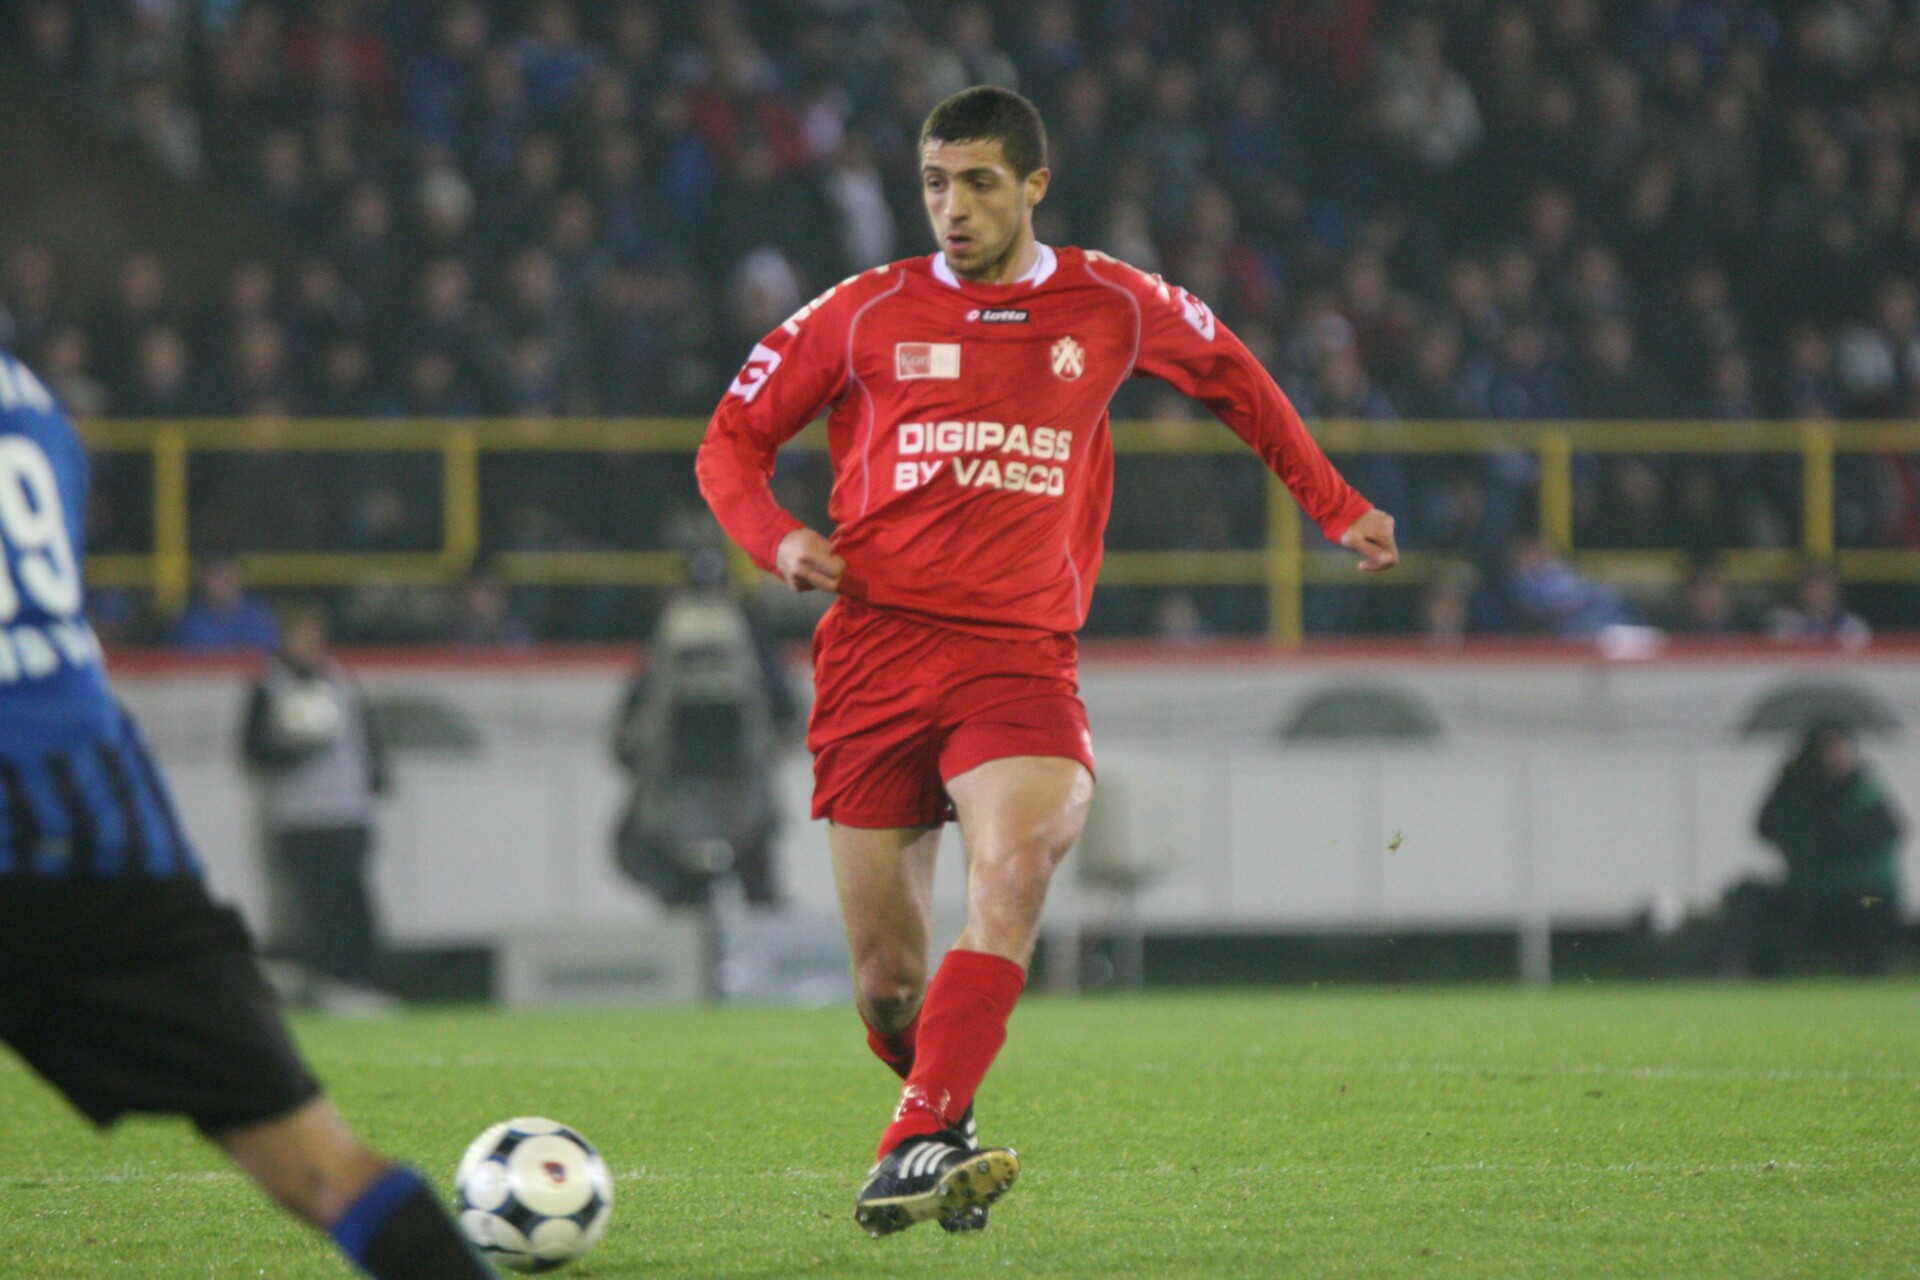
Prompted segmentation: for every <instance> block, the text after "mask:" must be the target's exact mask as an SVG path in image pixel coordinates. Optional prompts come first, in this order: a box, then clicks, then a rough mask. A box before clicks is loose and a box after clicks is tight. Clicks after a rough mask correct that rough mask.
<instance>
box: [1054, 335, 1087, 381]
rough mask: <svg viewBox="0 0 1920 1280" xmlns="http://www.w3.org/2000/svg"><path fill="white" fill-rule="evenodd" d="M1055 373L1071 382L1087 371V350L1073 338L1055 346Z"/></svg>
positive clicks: (1063, 339)
mask: <svg viewBox="0 0 1920 1280" xmlns="http://www.w3.org/2000/svg"><path fill="white" fill-rule="evenodd" d="M1052 358H1053V371H1054V372H1055V373H1057V374H1059V375H1060V376H1061V377H1063V378H1065V379H1067V380H1068V381H1069V382H1071V381H1072V380H1073V379H1075V378H1077V377H1079V376H1080V375H1081V374H1082V373H1085V372H1086V369H1087V349H1086V348H1085V347H1083V346H1081V345H1080V344H1079V343H1077V342H1075V341H1074V340H1073V339H1072V338H1062V339H1060V341H1058V342H1056V343H1054V344H1053V357H1052Z"/></svg>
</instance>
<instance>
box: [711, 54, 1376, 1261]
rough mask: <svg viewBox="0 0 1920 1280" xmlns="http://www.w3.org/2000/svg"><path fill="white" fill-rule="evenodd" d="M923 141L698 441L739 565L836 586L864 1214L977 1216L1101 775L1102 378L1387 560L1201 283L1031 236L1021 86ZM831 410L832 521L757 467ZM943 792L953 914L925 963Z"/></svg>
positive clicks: (834, 771)
mask: <svg viewBox="0 0 1920 1280" xmlns="http://www.w3.org/2000/svg"><path fill="white" fill-rule="evenodd" d="M920 161H921V172H920V176H921V186H922V191H923V194H924V196H925V199H926V205H927V213H928V217H929V218H930V220H931V221H932V224H933V231H934V236H935V238H936V240H937V241H938V242H939V250H938V251H937V252H936V253H934V254H933V255H932V256H931V257H926V258H914V259H909V260H907V261H904V262H896V263H892V264H890V265H888V266H883V267H876V268H874V269H872V270H870V271H867V272H864V273H862V274H860V275H858V276H855V277H853V278H851V279H849V280H846V281H843V282H842V283H841V284H839V285H837V286H835V287H834V288H832V289H829V290H827V291H826V292H825V293H824V294H822V295H820V296H819V297H818V298H816V299H814V300H813V301H812V302H810V303H808V304H807V305H806V306H805V307H802V308H801V309H800V310H799V311H798V312H797V313H795V314H794V315H793V317H792V318H791V319H789V320H787V321H786V322H785V323H784V324H782V325H781V326H780V327H779V328H778V329H776V330H774V331H773V332H772V333H771V334H769V335H768V336H767V338H766V339H765V340H764V341H763V342H761V343H760V344H759V345H757V346H756V347H754V349H753V353H752V355H751V356H749V357H748V359H747V363H746V365H745V367H744V368H743V369H741V371H740V374H739V376H738V377H737V378H736V379H735V380H734V382H733V385H732V386H731V387H730V388H729V389H728V391H727V393H726V395H725V396H724V397H723V398H722V400H721V402H720V407H719V408H718V409H717V410H716V411H715V413H714V415H713V422H712V425H711V426H710V427H709V428H708V431H707V435H706V439H705V440H704V441H703V442H702V444H701V446H700V454H699V460H698V463H697V469H698V472H699V478H700V487H701V492H702V493H703V494H704V495H705V496H706V499H707V501H708V503H709V504H710V505H711V506H712V507H713V510H714V513H715V514H716V515H717V516H718V517H719V519H720V522H721V524H722V525H724V526H725V528H726V530H727V532H728V533H729V534H730V535H732V537H733V538H734V540H735V541H736V542H738V543H739V544H740V546H741V547H742V548H744V549H745V550H746V552H747V553H748V555H750V556H752V558H753V560H754V561H755V563H757V564H758V565H760V566H761V567H762V568H763V569H767V570H769V571H771V572H774V573H777V574H778V575H779V576H780V577H781V578H783V579H784V580H785V581H786V582H787V583H788V585H790V586H791V587H793V588H794V589H795V590H796V591H808V590H820V591H830V592H834V593H836V594H837V595H838V597H839V598H838V599H837V600H835V601H834V603H833V606H832V607H831V608H830V609H828V611H827V614H826V616H825V617H824V618H823V619H822V620H821V622H820V626H819V629H818V630H817V631H816V632H815V634H814V642H813V652H814V682H815V697H814V704H813V715H812V721H811V724H810V726H809V730H808V735H807V745H808V747H809V748H810V749H811V750H812V752H813V757H814V780H815V787H814V800H813V814H814V816H815V817H816V818H826V819H827V820H828V821H829V822H830V823H831V828H830V831H831V844H832V850H833V862H834V873H835V878H836V881H837V884H838V887H839V894H840V905H841V913H842V916H843V917H844V919H845V923H846V928H847V939H848V943H849V946H850V948H851V951H852V955H853V969H854V984H855V991H856V999H857V1001H858V1005H859V1010H860V1014H861V1016H862V1018H863V1019H864V1020H865V1022H866V1024H867V1028H868V1044H869V1045H870V1046H871V1047H872V1049H873V1051H874V1053H875V1054H877V1055H878V1056H879V1057H880V1059H881V1060H882V1061H883V1062H885V1063H886V1064H887V1065H888V1066H889V1067H891V1068H893V1070H894V1071H895V1072H897V1073H898V1074H899V1075H900V1076H901V1077H902V1078H903V1080H904V1081H905V1085H904V1087H903V1089H902V1091H901V1095H900V1104H899V1107H898V1109H897V1110H896V1112H895V1114H894V1118H893V1122H892V1123H891V1124H890V1125H889V1126H888V1127H887V1129H886V1132H885V1134H884V1135H883V1136H882V1138H881V1140H880V1147H879V1162H878V1163H877V1164H876V1165H875V1166H874V1168H873V1171H872V1173H871V1174H869V1176H868V1179H867V1182H866V1185H865V1186H864V1187H863V1188H862V1190H861V1192H860V1194H859V1198H858V1201H857V1203H856V1207H855V1218H856V1220H857V1221H858V1222H859V1223H860V1224H861V1225H862V1226H864V1227H865V1228H866V1229H867V1230H868V1231H869V1232H871V1233H872V1234H874V1235H881V1234H885V1233H888V1232H892V1231H897V1230H900V1229H902V1228H904V1227H907V1226H911V1225H912V1224H914V1223H916V1222H921V1221H924V1220H926V1219H928V1218H937V1219H939V1220H940V1222H941V1224H942V1225H943V1226H945V1227H947V1228H948V1229H949V1230H970V1229H974V1228H977V1227H979V1226H982V1225H984V1224H985V1220H986V1205H987V1204H989V1203H991V1202H992V1201H993V1200H995V1199H997V1198H998V1197H999V1195H1000V1194H1001V1193H1002V1192H1004V1191H1005V1190H1006V1189H1007V1188H1008V1187H1009V1186H1010V1185H1011V1184H1012V1182H1013V1180H1014V1178H1015V1176H1016V1175H1017V1174H1018V1172H1019V1161H1018V1158H1017V1157H1016V1156H1015V1154H1014V1153H1013V1151H1011V1150H1010V1149H1007V1148H1003V1147H1002V1148H989V1149H985V1150H982V1149H979V1148H978V1145H977V1139H976V1138H975V1131H974V1126H973V1098H974V1093H975V1091H976V1090H977V1089H978V1088H979V1085H980V1082H981V1080H982V1079H983V1078H984V1077H985V1075H986V1073H987V1068H988V1067H989V1066H990V1065H991V1064H992V1062H993V1059H994V1056H995V1055H996V1054H997V1053H998V1052H999V1050H1000V1046H1001V1045H1002V1044H1003V1043H1004V1042H1005V1040H1006V1028H1007V1019H1008V1016H1009V1015H1010V1014H1011V1013H1012V1011H1013V1006H1014V1002H1015V1001H1016V1000H1017V999H1018V998H1019V996H1020V992H1021V989H1022V988H1023V986H1024V985H1025V983H1026V967H1027V964H1028V962H1029V960H1030V959H1031V958H1032V956H1033V948H1034V943H1035V940H1036V937H1037V934H1038V929H1039V922H1040V913H1041V906H1042V904H1043V902H1044V900H1045V898H1046V891H1047V882H1048V880H1049V878H1050V877H1051V876H1052V874H1053V870H1054V868H1055V867H1056V866H1057V865H1058V864H1059V862H1060V860H1061V858H1063V857H1064V856H1065V855H1066V852H1067V850H1068V849H1069V848H1070V847H1072V845H1073V843H1074V842H1075V841H1076V840H1077V839H1078V838H1079V835H1080V830H1081V827H1082V825H1083V824H1084V822H1085V820H1086V814H1087V806H1088V803H1089V802H1090V801H1091V799H1092V797H1093V785H1094V784H1093V773H1094V760H1093V744H1092V739H1091V738H1090V736H1089V734H1088V731H1087V717H1086V710H1085V708H1084V707H1083V706H1082V705H1081V702H1080V699H1079V696H1078V684H1077V680H1076V647H1075V640H1074V633H1075V632H1077V631H1078V630H1079V629H1080V627H1081V625H1082V624H1083V623H1085V621H1086V618H1087V604H1088V598H1089V596H1090V595H1091V593H1092V591H1093V584H1094V579H1095V578H1096V577H1097V576H1098V573H1099V569H1100V556H1101V537H1102V534H1103V532H1104V531H1105V529H1106V524H1107V513H1108V508H1109V505H1110V503H1111V500H1112V494H1113V448H1112V443H1111V440H1110V439H1109V434H1108V426H1107V406H1108V404H1109V402H1110V401H1111V400H1112V398H1113V395H1114V393H1115V392H1116V391H1117V390H1118V389H1119V387H1120V384H1121V383H1122V382H1123V381H1124V380H1125V379H1127V378H1130V377H1136V376H1151V377H1156V378H1159V379H1161V380H1162V381H1164V382H1167V383H1169V384H1170V385H1172V386H1173V387H1174V388H1176V389H1177V390H1179V391H1182V392H1184V393H1186V394H1188V395H1190V396H1193V397H1195V398H1196V399H1198V400H1200V401H1201V402H1202V403H1204V404H1206V405H1207V407H1208V408H1210V409H1212V410H1213V412H1214V413H1215V414H1217V415H1218V416H1219V417H1220V418H1221V419H1222V420H1223V421H1224V422H1225V423H1226V424H1227V425H1228V426H1229V427H1230V428H1232V429H1233V431H1234V432H1235V434H1237V435H1239V436H1240V437H1241V438H1242V439H1243V440H1245V441H1246V442H1247V443H1248V444H1249V445H1250V446H1252V447H1253V449H1254V450H1255V451H1256V452H1258V453H1259V454H1260V456H1261V458H1263V459H1264V460H1265V461H1266V463H1267V465H1268V466H1270V467H1271V468H1273V470H1274V471H1275V472H1276V473H1277V474H1278V475H1279V476H1280V477H1281V478H1282V479H1283V480H1284V481H1285V482H1286V484H1287V486H1288V488H1289V489H1290V490H1291V491H1292V492H1293V494H1294V496H1295V498H1297V499H1298V500H1299V502H1300V503H1301V505H1302V506H1303V507H1304V508H1305V509H1306V510H1307V512H1308V513H1309V514H1310V515H1311V516H1312V517H1313V519H1314V521H1315V522H1316V523H1317V524H1318V525H1319V527H1320V528H1321V530H1322V531H1323V532H1324V533H1325V534H1326V535H1327V536H1328V537H1329V538H1332V539H1334V540H1336V541H1338V542H1339V543H1340V544H1341V545H1343V546H1345V547H1348V548H1350V549H1351V550H1353V551H1355V552H1357V553H1358V554H1359V555H1360V557H1361V563H1360V568H1362V569H1365V570H1378V569H1387V568H1390V567H1392V566H1393V564H1394V563H1396V561H1397V560H1398V551H1397V549H1396V547H1395V545H1394V538H1393V520H1392V518H1391V517H1390V516H1388V515H1387V514H1386V513H1385V512H1382V511H1379V510H1377V509H1375V508H1374V507H1372V506H1371V505H1370V504H1369V503H1368V502H1367V500H1366V499H1365V498H1363V497H1361V496H1360V494H1358V493H1357V492H1355V491H1354V489H1353V488H1352V487H1351V486H1350V485H1348V484H1347V483H1346V481H1345V480H1343V479H1342V478H1341V477H1340V474H1339V473H1338V472H1337V471H1335V470H1334V468H1333V465H1332V464H1331V463H1330V462H1328V460H1327V457H1326V455H1325V454H1324V453H1322V452H1321V450H1320V447H1319V446H1318V445H1317V444H1316V443H1315V442H1314V440H1313V438H1312V437H1311V436H1310V435H1308V434H1307V431H1306V428H1305V427H1304V426H1303V425H1302V424H1301V421H1300V417H1299V415H1298V414H1297V413H1295V412H1294V409H1293V406H1292V405H1291V404H1289V403H1288V401H1287V398H1286V396H1285V395H1284V394H1283V393H1282V392H1281V390H1280V388H1279V387H1278V386H1277V385H1276V384H1275V383H1274V381H1273V379H1272V378H1271V377H1270V376H1268V374H1267V372H1266V370H1265V369H1263V368H1262V367H1261V366H1260V364H1259V363H1258V362H1257V361H1255V360H1254V358H1253V356H1252V355H1251V354H1249V353H1248V351H1247V349H1246V347H1245V346H1243V345H1242V344H1241V343H1240V341H1239V340H1238V339H1237V338H1235V337H1234V336H1233V335H1232V334H1231V333H1230V332H1228V331H1227V329H1226V328H1225V327H1224V326H1223V325H1221V324H1220V323H1219V321H1218V320H1216V319H1215V318H1214V316H1213V313H1212V312H1210V311H1209V310H1208V309H1207V307H1206V304H1205V303H1203V302H1201V301H1200V300H1199V299H1197V298H1195V297H1193V296H1192V295H1191V294H1189V293H1187V292H1186V291H1185V290H1183V289H1180V288H1178V287H1176V286H1174V285H1170V284H1168V283H1166V282H1165V281H1163V280H1161V279H1160V277H1158V276H1154V275H1147V274H1145V273H1143V272H1140V271H1137V270H1135V269H1134V268H1132V267H1129V266H1127V265H1126V264H1124V263H1121V262H1117V261H1115V260H1113V259H1112V258H1109V257H1107V256H1105V255H1104V254H1099V253H1093V252H1089V251H1084V250H1080V249H1074V248H1058V249H1055V248H1050V247H1048V246H1046V245H1043V244H1040V243H1038V242H1037V241H1036V240H1035V238H1034V234H1033V208H1034V206H1035V205H1037V204H1038V203H1039V202H1040V200H1041V199H1042V198H1043V197H1044V196H1045V194H1046V190H1047V183H1048V180H1049V176H1050V175H1049V172H1048V170H1047V168H1046V135H1045V132H1044V129H1043V127H1042V125H1041V121H1040V116H1039V113H1038V112H1037V111H1036V110H1035V109H1034V107H1033V105H1032V104H1031V103H1030V102H1028V101H1027V100H1026V99H1025V98H1023V97H1021V96H1020V95H1018V94H1016V93H1012V92H1009V91H1007V90H1004V89H996V88H988V87H980V88H973V89H968V90H965V91H963V92H961V93H958V94H955V95H954V96H953V97H951V98H948V99H947V100H946V101H944V102H942V103H940V105H939V106H937V107H935V108H934V110H933V112H932V114H931V115H929V116H928V117H927V122H926V124H925V126H924V127H923V129H922V130H921V135H920ZM823 409H826V410H828V411H829V414H828V419H827V439H828V444H829V447H830V449H831V453H832V458H833V468H834V486H833V495H832V500H831V505H830V512H831V515H832V518H833V523H834V533H833V536H832V538H831V539H829V538H826V537H822V536H821V535H820V534H819V533H817V532H815V531H814V530H812V529H808V528H806V527H805V526H804V525H802V524H801V522H800V521H798V520H796V519H795V518H794V517H793V516H792V515H790V514H789V513H788V512H786V511H784V510H783V509H781V507H780V505H779V504H778V503H777V502H776V501H775V500H774V497H773V493H772V490H771V489H770V488H769V485H768V479H769V477H770V476H771V475H772V473H773V464H774V454H775V451H776V450H777V449H778V448H779V447H780V445H781V444H782V443H784V442H785V441H787V440H789V439H791V438H792V437H793V436H794V435H795V434H796V433H797V432H799V431H800V429H801V428H802V427H804V426H806V425H807V423H809V422H811V421H812V420H813V418H814V417H815V416H816V415H817V414H819V413H820V412H821V410H823ZM949 818H957V820H958V821H959V824H960V834H961V840H962V842H963V843H964V845H965V847H966V853H967V924H966V928H965V929H964V930H963V931H962V933H961V934H960V937H959V940H958V941H957V942H956V943H955V944H954V947H953V949H952V950H950V951H949V952H947V955H946V959H945V960H944V961H943V962H942V963H941V965H940V969H939V972H937V973H936V974H935V975H934V976H933V980H932V981H931V982H928V981H927V973H926V970H927V951H928V942H929V938H928V932H929V920H930V912H931V906H930V903H931V896H932V883H933V865H934V855H935V851H936V849H937V846H938V843H939V835H940V827H941V826H942V824H944V823H945V822H946V821H947V820H948V819H949Z"/></svg>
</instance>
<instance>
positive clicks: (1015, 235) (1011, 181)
mask: <svg viewBox="0 0 1920 1280" xmlns="http://www.w3.org/2000/svg"><path fill="white" fill-rule="evenodd" d="M1049 176H1050V175H1049V174H1048V172H1047V170H1045V169H1035V170H1034V171H1033V172H1032V173H1030V174H1028V175H1027V176H1026V177H1025V178H1021V177H1018V176H1016V175H1015V173H1014V171H1013V166H1012V165H1010V164H1008V163H1007V157H1006V155H1005V153H1004V152H1003V151H1002V149H1001V146H1000V143H999V141H998V140H993V141H987V142H942V141H939V140H938V139H930V140H929V141H928V142H927V145H926V149H925V150H924V151H923V152H922V153H921V155H920V194H921V195H922V197H924V198H925V200H926V202H927V220H928V221H930V222H931V223H932V224H933V238H934V239H935V240H937V241H938V242H939V244H940V251H941V252H942V253H944V254H946V256H947V265H948V266H950V267H952V268H953V273H954V274H955V275H957V276H961V277H963V278H965V279H969V280H979V281H983V282H987V283H992V282H996V281H1001V280H1005V279H1009V278H1011V277H1012V276H1014V275H1015V274H1017V273H1016V271H1015V270H1014V268H1015V267H1016V266H1018V265H1020V259H1021V257H1022V255H1023V253H1024V251H1025V249H1026V247H1027V245H1028V244H1029V243H1031V242H1032V240H1033V206H1034V205H1036V204H1039V203H1040V200H1041V198H1042V197H1043V196H1045V195H1046V192H1047V180H1048V178H1049Z"/></svg>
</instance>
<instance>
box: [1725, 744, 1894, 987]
mask: <svg viewBox="0 0 1920 1280" xmlns="http://www.w3.org/2000/svg"><path fill="white" fill-rule="evenodd" d="M1759 831H1760V836H1761V838H1762V839H1764V840H1766V841H1767V842H1768V843H1770V844H1772V845H1773V846H1774V847H1775V848H1777V849H1779V851H1780V855H1781V857H1783V858H1784V859H1785V860H1786V864H1787V877H1786V880H1785V882H1784V883H1783V884H1780V885H1778V886H1767V885H1760V884H1755V883H1753V882H1751V881H1749V882H1747V883H1744V884H1742V885H1740V886H1738V887H1737V888H1735V889H1734V890H1733V892H1732V893H1731V894H1730V895H1729V897H1728V902H1727V914H1728V923H1729V926H1730V928H1731V931H1732V936H1731V939H1730V941H1731V942H1732V944H1733V947H1734V948H1735V954H1736V957H1737V958H1739V959H1740V960H1741V961H1742V962H1743V964H1744V967H1745V969H1746V971H1747V972H1749V973H1752V974H1755V975H1757V976H1772V975H1774V974H1777V973H1780V972H1783V971H1791V970H1798V969H1814V970H1823V969H1832V968H1838V969H1840V970H1842V971H1844V972H1848V973H1859V974H1871V973H1883V972H1885V971H1886V969H1887V967H1888V964H1889V963H1890V962H1891V960H1892V958H1893V953H1894V948H1895V945H1896V943H1897V941H1898V929H1899V924H1900V871H1899V851H1900V836H1901V824H1900V818H1899V815H1898V814H1897V813H1895V811H1894V809H1893V805H1892V803H1891V802H1890V801H1889V800H1888V798H1887V794H1886V791H1885V788H1884V787H1883V786H1882V785H1881V782H1880V779H1879V777H1878V776H1877V775H1876V774H1875V773H1874V771H1873V770H1872V769H1871V768H1869V767H1868V766H1867V764H1866V763H1865V762H1864V761H1862V760H1861V758H1860V752H1859V748H1858V746H1857V745H1856V744H1855V742H1854V738H1853V734H1852V732H1851V731H1850V730H1849V729H1847V727H1846V726H1845V725H1842V724H1839V723H1837V722H1832V721H1829V722H1824V723H1819V724H1815V725H1814V726H1812V727H1811V728H1809V729H1808V730H1807V733H1806V736H1805V737H1804V738H1803V739H1802V740H1801V743H1800V746H1799V749H1798V750H1796V751H1795V752H1794V754H1793V756H1792V757H1791V758H1790V759H1789V760H1788V761H1787V763H1786V765H1785V766H1784V767H1783V768H1782V769H1781V771H1780V777H1779V779H1778V781H1776V782H1775V783H1774V785H1773V790H1772V792H1771V793H1769V795H1768V796H1767V801H1766V804H1765V806H1763V807H1762V808H1761V810H1760V819H1759Z"/></svg>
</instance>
